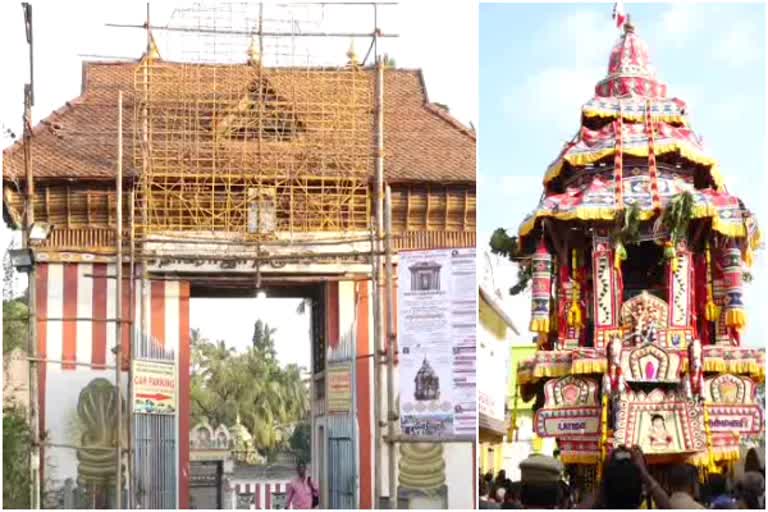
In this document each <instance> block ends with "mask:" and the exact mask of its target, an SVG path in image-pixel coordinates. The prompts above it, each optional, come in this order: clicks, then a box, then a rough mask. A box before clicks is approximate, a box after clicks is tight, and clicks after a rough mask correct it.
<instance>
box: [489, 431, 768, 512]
mask: <svg viewBox="0 0 768 512" xmlns="http://www.w3.org/2000/svg"><path fill="white" fill-rule="evenodd" d="M744 469H745V471H744V474H743V475H742V476H740V477H739V478H738V479H737V480H736V481H735V482H733V483H731V482H729V481H728V479H726V478H725V477H724V476H723V475H721V474H714V473H713V474H710V475H708V477H707V479H706V483H704V484H702V483H701V482H700V478H699V470H698V469H697V468H696V467H695V466H692V465H690V464H675V465H671V466H669V467H668V468H666V471H665V482H664V485H661V484H660V483H659V482H657V481H656V479H655V478H654V476H653V475H652V474H651V472H650V471H649V470H648V466H647V465H646V461H645V456H644V455H643V452H642V451H641V450H640V448H639V447H636V446H635V447H632V448H626V447H618V448H616V449H614V450H613V451H612V452H611V453H610V454H609V456H608V457H607V459H606V461H605V464H604V466H603V471H602V475H603V476H602V479H601V482H600V484H599V485H598V486H596V487H595V489H594V490H593V491H592V492H591V493H588V494H587V495H580V494H579V493H578V491H577V490H576V489H574V488H573V487H572V486H571V485H570V484H569V483H568V482H567V481H566V478H565V471H564V467H563V465H562V463H561V462H560V461H559V460H558V459H556V458H555V457H549V456H546V455H541V454H533V455H531V456H529V457H528V458H527V459H525V460H524V461H522V462H521V463H520V475H521V476H520V481H514V482H513V481H512V480H510V479H509V478H507V476H506V472H505V471H504V470H501V471H499V473H498V474H497V475H496V477H495V478H494V476H493V474H492V473H486V474H485V475H480V477H479V485H478V488H479V493H480V503H479V505H480V508H482V509H502V508H511V509H570V508H573V509H640V508H668V509H705V508H710V509H760V510H762V509H764V507H765V468H764V467H763V466H762V465H761V464H759V465H758V464H747V465H746V466H745V468H744Z"/></svg>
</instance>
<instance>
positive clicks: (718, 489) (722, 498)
mask: <svg viewBox="0 0 768 512" xmlns="http://www.w3.org/2000/svg"><path fill="white" fill-rule="evenodd" d="M708 487H709V508H713V509H714V508H717V509H730V508H736V500H735V499H734V497H733V496H731V495H730V494H728V480H727V479H726V478H725V477H724V476H723V475H721V474H718V473H713V474H711V475H709V486H708Z"/></svg>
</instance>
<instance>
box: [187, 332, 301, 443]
mask: <svg viewBox="0 0 768 512" xmlns="http://www.w3.org/2000/svg"><path fill="white" fill-rule="evenodd" d="M274 333H275V329H273V328H270V327H269V326H268V325H267V324H266V323H264V322H262V321H261V320H257V321H256V322H255V324H254V332H253V336H252V339H251V346H250V347H249V348H248V349H247V350H246V351H245V352H242V353H238V352H236V351H234V350H233V349H232V348H231V347H227V345H226V343H225V342H224V341H221V340H220V341H218V342H216V343H212V342H210V341H208V340H206V339H204V338H203V337H202V335H201V333H200V331H199V330H196V329H193V330H192V333H191V344H192V378H191V381H192V382H191V383H192V390H191V400H192V416H193V418H194V419H195V421H201V420H203V419H207V420H208V422H209V423H210V424H211V425H214V426H216V425H220V424H224V425H227V426H230V427H231V426H232V425H234V424H235V421H236V418H237V417H238V415H239V417H240V420H241V423H242V424H243V425H244V426H245V428H246V429H247V430H248V432H249V433H250V434H251V435H252V436H253V440H254V444H255V446H256V448H257V449H258V450H259V452H261V453H262V454H264V455H266V456H267V457H268V458H269V457H270V456H271V455H273V454H274V453H276V452H277V451H280V450H283V449H286V448H288V447H289V439H290V436H291V433H292V431H293V428H294V425H295V424H296V423H297V422H300V421H304V420H305V419H306V417H307V414H308V412H309V393H308V390H307V389H306V386H304V384H303V382H302V378H301V368H299V367H298V366H296V365H287V366H286V367H281V366H280V364H279V362H278V361H277V357H276V350H275V344H274V338H273V335H274Z"/></svg>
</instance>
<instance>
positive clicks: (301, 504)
mask: <svg viewBox="0 0 768 512" xmlns="http://www.w3.org/2000/svg"><path fill="white" fill-rule="evenodd" d="M318 501H319V500H318V490H317V489H316V488H315V486H314V484H313V483H312V479H311V478H309V477H307V465H306V464H304V463H303V462H299V463H298V464H297V465H296V478H294V479H293V480H291V481H290V482H289V483H288V491H287V492H286V496H285V508H292V509H312V508H315V507H316V506H317V505H318Z"/></svg>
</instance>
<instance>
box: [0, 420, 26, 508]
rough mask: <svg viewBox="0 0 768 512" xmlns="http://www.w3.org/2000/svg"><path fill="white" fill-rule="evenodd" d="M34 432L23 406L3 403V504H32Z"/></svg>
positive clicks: (10, 506) (19, 505) (17, 505)
mask: <svg viewBox="0 0 768 512" xmlns="http://www.w3.org/2000/svg"><path fill="white" fill-rule="evenodd" d="M31 449H32V432H31V430H30V428H29V425H28V424H27V419H26V413H25V412H24V409H23V408H21V407H3V508H27V509H28V508H29V489H30V485H31V482H30V478H29V453H30V451H31Z"/></svg>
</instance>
